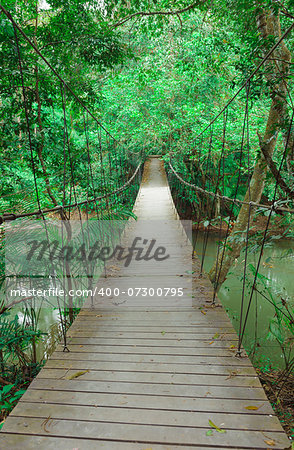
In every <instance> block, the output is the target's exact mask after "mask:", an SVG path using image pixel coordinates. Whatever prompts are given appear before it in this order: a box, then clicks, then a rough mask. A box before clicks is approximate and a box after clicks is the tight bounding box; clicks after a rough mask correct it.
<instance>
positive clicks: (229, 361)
mask: <svg viewBox="0 0 294 450" xmlns="http://www.w3.org/2000/svg"><path fill="white" fill-rule="evenodd" d="M79 350H80V348H79ZM52 358H53V359H62V360H68V359H78V360H84V361H87V360H88V361H89V360H90V361H105V362H111V361H113V362H140V363H142V362H146V363H148V362H149V363H159V364H161V363H168V364H178V365H179V364H184V365H185V370H186V367H189V366H193V365H195V364H197V365H198V364H201V365H205V366H207V367H209V366H211V365H220V366H225V365H227V366H235V367H248V366H249V367H252V365H251V363H250V360H249V359H248V358H235V357H234V356H227V357H218V356H189V355H185V356H183V355H165V354H162V355H155V354H151V355H144V354H140V353H139V354H131V353H120V352H119V351H117V353H112V354H110V353H90V352H80V351H75V352H74V351H71V352H69V353H67V352H63V351H55V352H54V353H53V355H52ZM159 369H160V368H159V367H158V370H159ZM183 370H184V369H183V368H182V371H183ZM185 370H184V371H185Z"/></svg>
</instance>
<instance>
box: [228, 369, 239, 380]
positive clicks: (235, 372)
mask: <svg viewBox="0 0 294 450" xmlns="http://www.w3.org/2000/svg"><path fill="white" fill-rule="evenodd" d="M237 375H238V371H237V370H232V371H230V375H229V376H228V377H227V378H226V380H230V378H233V377H236V376H237Z"/></svg>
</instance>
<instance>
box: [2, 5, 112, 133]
mask: <svg viewBox="0 0 294 450" xmlns="http://www.w3.org/2000/svg"><path fill="white" fill-rule="evenodd" d="M0 10H2V12H3V13H4V14H5V16H6V17H7V18H8V19H9V20H10V22H11V23H12V25H13V27H14V28H16V29H17V30H18V31H19V32H20V33H21V34H22V36H23V37H24V38H25V40H26V41H27V42H28V43H29V44H30V46H31V47H32V48H33V49H34V51H35V52H36V53H37V55H38V56H40V58H42V60H43V61H44V62H45V64H46V65H47V66H48V67H49V69H50V70H51V71H52V72H53V73H54V75H55V76H56V77H57V78H58V79H59V80H60V81H61V83H62V84H63V85H64V86H65V87H66V89H67V90H68V91H69V92H70V93H71V94H72V96H73V97H74V98H75V99H76V101H77V102H78V103H79V104H80V105H81V106H82V107H83V108H84V109H85V111H87V112H88V114H89V115H90V116H91V117H92V118H93V119H94V120H95V122H96V123H97V124H98V125H99V126H100V127H101V128H103V130H104V131H105V132H106V133H107V134H108V135H109V136H110V137H112V138H113V139H115V137H114V136H112V134H111V133H109V131H107V129H106V128H104V126H103V125H102V124H101V122H99V120H98V119H97V118H96V117H95V116H94V114H93V113H91V111H90V110H89V109H88V108H87V106H86V105H85V104H84V102H83V101H82V100H81V99H80V98H79V97H78V96H77V95H76V94H75V93H74V92H73V90H72V89H71V88H70V87H69V85H68V84H67V83H66V82H65V81H64V79H63V78H62V77H61V75H59V73H58V72H57V71H56V70H55V69H54V67H53V66H52V65H51V64H50V62H49V61H48V60H47V58H46V57H45V56H44V55H43V54H42V53H41V52H40V50H39V49H38V48H37V47H36V46H35V44H34V43H33V42H32V41H31V40H30V38H29V37H28V36H27V35H26V34H25V32H24V31H23V30H22V28H21V27H20V26H19V25H18V24H17V23H16V22H15V21H14V19H13V17H12V15H11V13H10V12H9V11H7V10H6V9H5V8H4V7H3V6H2V5H1V4H0ZM115 140H116V139H115Z"/></svg>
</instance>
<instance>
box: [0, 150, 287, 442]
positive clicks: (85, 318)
mask: <svg viewBox="0 0 294 450" xmlns="http://www.w3.org/2000/svg"><path fill="white" fill-rule="evenodd" d="M135 213H136V215H137V216H138V220H137V221H131V222H132V223H131V224H130V225H129V226H128V229H127V232H126V233H125V236H124V239H126V240H127V241H128V242H131V241H133V238H134V237H141V238H148V239H149V238H153V239H155V240H156V242H157V243H159V244H160V245H161V246H165V247H166V249H167V251H168V252H169V254H170V255H171V256H172V257H171V258H169V259H166V260H165V261H155V260H149V261H147V260H141V261H135V262H132V263H131V264H130V265H129V266H127V267H125V265H122V264H121V263H117V264H114V265H112V266H110V267H109V270H108V277H106V278H103V279H101V280H100V282H99V283H100V285H101V286H104V287H109V288H111V289H114V288H115V287H119V288H120V290H121V292H122V293H123V292H125V293H127V292H128V289H130V288H132V289H135V288H136V287H141V288H143V287H146V288H148V289H147V291H146V292H147V295H145V294H146V293H144V292H143V291H142V292H141V294H140V295H138V296H128V297H127V296H126V295H125V294H124V295H123V294H121V295H120V296H119V297H114V296H113V297H107V298H106V297H105V298H103V297H102V298H101V296H96V297H97V298H94V302H93V303H92V304H90V302H87V303H86V305H85V306H84V308H83V309H82V311H81V312H80V314H79V315H78V317H77V319H76V320H75V322H74V324H73V325H72V326H71V328H70V330H69V335H70V338H69V342H68V347H69V350H70V352H68V353H65V352H63V347H62V346H61V345H59V346H57V348H56V350H55V352H54V353H53V354H52V356H51V357H50V359H49V360H48V361H47V363H46V365H45V367H44V368H43V369H42V370H41V372H40V373H39V375H38V376H37V378H36V379H35V380H34V381H33V382H32V383H31V386H30V387H29V389H28V390H27V392H26V393H25V394H24V395H23V397H22V399H21V401H20V402H19V403H18V405H17V406H16V407H15V409H14V410H13V412H12V413H11V414H10V416H9V418H8V419H7V420H6V422H5V424H4V427H3V429H2V432H1V434H0V436H1V437H0V447H1V448H3V449H4V448H5V449H46V450H47V449H62V450H76V449H80V450H88V449H108V450H116V449H117V450H120V449H124V450H133V449H134V450H147V449H148V450H151V449H152V450H163V449H174V450H176V449H177V450H180V449H181V450H182V449H190V448H195V449H197V448H198V449H206V450H212V449H251V450H252V449H267V448H274V449H284V448H289V447H290V443H289V441H288V439H287V437H286V435H285V433H284V432H283V429H282V427H281V425H280V423H279V421H278V419H277V418H276V417H275V415H274V412H273V410H272V408H271V405H270V403H269V402H268V400H267V398H266V396H265V393H264V391H263V388H262V387H261V384H260V382H259V379H258V377H257V375H256V373H255V370H254V368H253V366H252V365H251V363H250V361H249V359H248V358H247V356H246V354H245V352H244V351H243V357H241V358H240V357H236V356H235V351H234V344H236V341H237V335H236V333H235V331H234V329H233V328H232V325H231V323H230V321H229V319H228V317H227V316H226V313H225V312H224V311H223V309H222V308H221V307H220V306H218V307H216V308H211V307H209V306H211V304H210V302H211V298H212V295H211V291H212V289H211V286H210V284H209V282H208V280H207V279H206V278H205V277H199V267H198V262H197V260H196V261H195V260H194V262H193V269H192V270H191V259H192V258H191V246H190V244H189V243H188V242H187V238H186V234H185V232H184V230H183V228H182V225H181V222H180V221H179V220H178V216H177V213H176V211H175V207H174V204H173V201H172V198H171V194H170V190H169V186H168V183H167V179H166V175H165V172H164V168H163V163H162V162H161V161H160V160H159V159H158V158H151V159H150V160H149V161H148V162H147V163H146V164H145V169H144V174H143V182H142V185H141V188H140V192H139V195H138V198H137V201H136V204H135ZM132 235H133V236H132ZM191 287H192V288H193V290H192V291H191ZM149 288H152V289H153V290H154V292H155V293H156V295H154V294H153V290H152V289H151V290H150V289H149ZM160 288H161V289H164V288H171V289H172V288H173V289H176V291H172V292H176V293H177V295H172V296H169V297H164V296H163V295H160V293H161V291H160ZM158 289H159V290H158ZM182 293H183V295H180V294H182ZM98 297H99V298H98Z"/></svg>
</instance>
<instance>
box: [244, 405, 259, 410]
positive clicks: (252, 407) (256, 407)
mask: <svg viewBox="0 0 294 450" xmlns="http://www.w3.org/2000/svg"><path fill="white" fill-rule="evenodd" d="M259 408H260V406H245V409H249V411H257V410H258V409H259Z"/></svg>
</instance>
